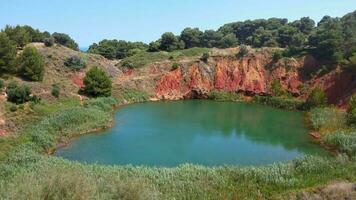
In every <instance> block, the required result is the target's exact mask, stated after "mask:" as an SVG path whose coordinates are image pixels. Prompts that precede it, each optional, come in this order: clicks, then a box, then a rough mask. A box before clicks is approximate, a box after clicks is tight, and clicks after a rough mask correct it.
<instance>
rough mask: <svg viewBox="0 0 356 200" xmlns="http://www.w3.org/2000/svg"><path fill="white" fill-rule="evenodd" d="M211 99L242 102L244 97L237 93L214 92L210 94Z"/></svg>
mask: <svg viewBox="0 0 356 200" xmlns="http://www.w3.org/2000/svg"><path fill="white" fill-rule="evenodd" d="M209 99H212V100H216V101H241V99H242V95H241V94H238V93H236V92H225V91H217V90H214V91H212V92H210V93H209Z"/></svg>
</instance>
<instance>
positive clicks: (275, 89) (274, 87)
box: [271, 79, 288, 97]
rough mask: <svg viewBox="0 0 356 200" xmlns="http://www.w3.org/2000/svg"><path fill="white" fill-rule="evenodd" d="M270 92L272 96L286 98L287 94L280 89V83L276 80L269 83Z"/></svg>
mask: <svg viewBox="0 0 356 200" xmlns="http://www.w3.org/2000/svg"><path fill="white" fill-rule="evenodd" d="M271 90H272V93H273V95H274V96H277V97H280V96H286V95H287V94H288V92H287V91H286V90H285V89H284V88H283V87H282V85H281V82H280V81H279V80H277V79H275V80H273V81H272V83H271Z"/></svg>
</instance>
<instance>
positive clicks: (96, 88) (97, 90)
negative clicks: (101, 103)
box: [83, 66, 112, 97]
mask: <svg viewBox="0 0 356 200" xmlns="http://www.w3.org/2000/svg"><path fill="white" fill-rule="evenodd" d="M84 84H85V87H84V88H83V92H84V93H85V94H86V95H88V96H91V97H101V96H106V97H107V96H110V95H111V87H112V86H111V80H110V78H109V77H108V75H107V74H106V73H105V72H104V71H103V70H102V69H100V68H98V67H96V66H94V67H93V68H91V69H90V70H89V71H88V72H87V73H86V75H85V77H84Z"/></svg>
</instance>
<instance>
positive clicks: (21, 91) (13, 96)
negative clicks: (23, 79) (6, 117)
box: [6, 81, 31, 104]
mask: <svg viewBox="0 0 356 200" xmlns="http://www.w3.org/2000/svg"><path fill="white" fill-rule="evenodd" d="M6 94H7V100H8V101H9V102H12V103H16V104H22V103H25V102H27V101H30V100H31V97H30V94H31V89H30V87H29V86H27V85H18V83H17V82H14V81H13V82H10V83H9V85H8V87H7V88H6Z"/></svg>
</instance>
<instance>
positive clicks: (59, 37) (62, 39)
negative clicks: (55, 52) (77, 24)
mask: <svg viewBox="0 0 356 200" xmlns="http://www.w3.org/2000/svg"><path fill="white" fill-rule="evenodd" d="M52 37H53V38H54V40H55V42H56V43H58V44H61V45H63V46H66V47H68V48H71V49H73V50H75V51H78V50H79V48H78V44H77V43H76V42H75V41H74V40H73V39H72V38H71V37H70V36H69V35H67V34H64V33H53V34H52Z"/></svg>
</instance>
